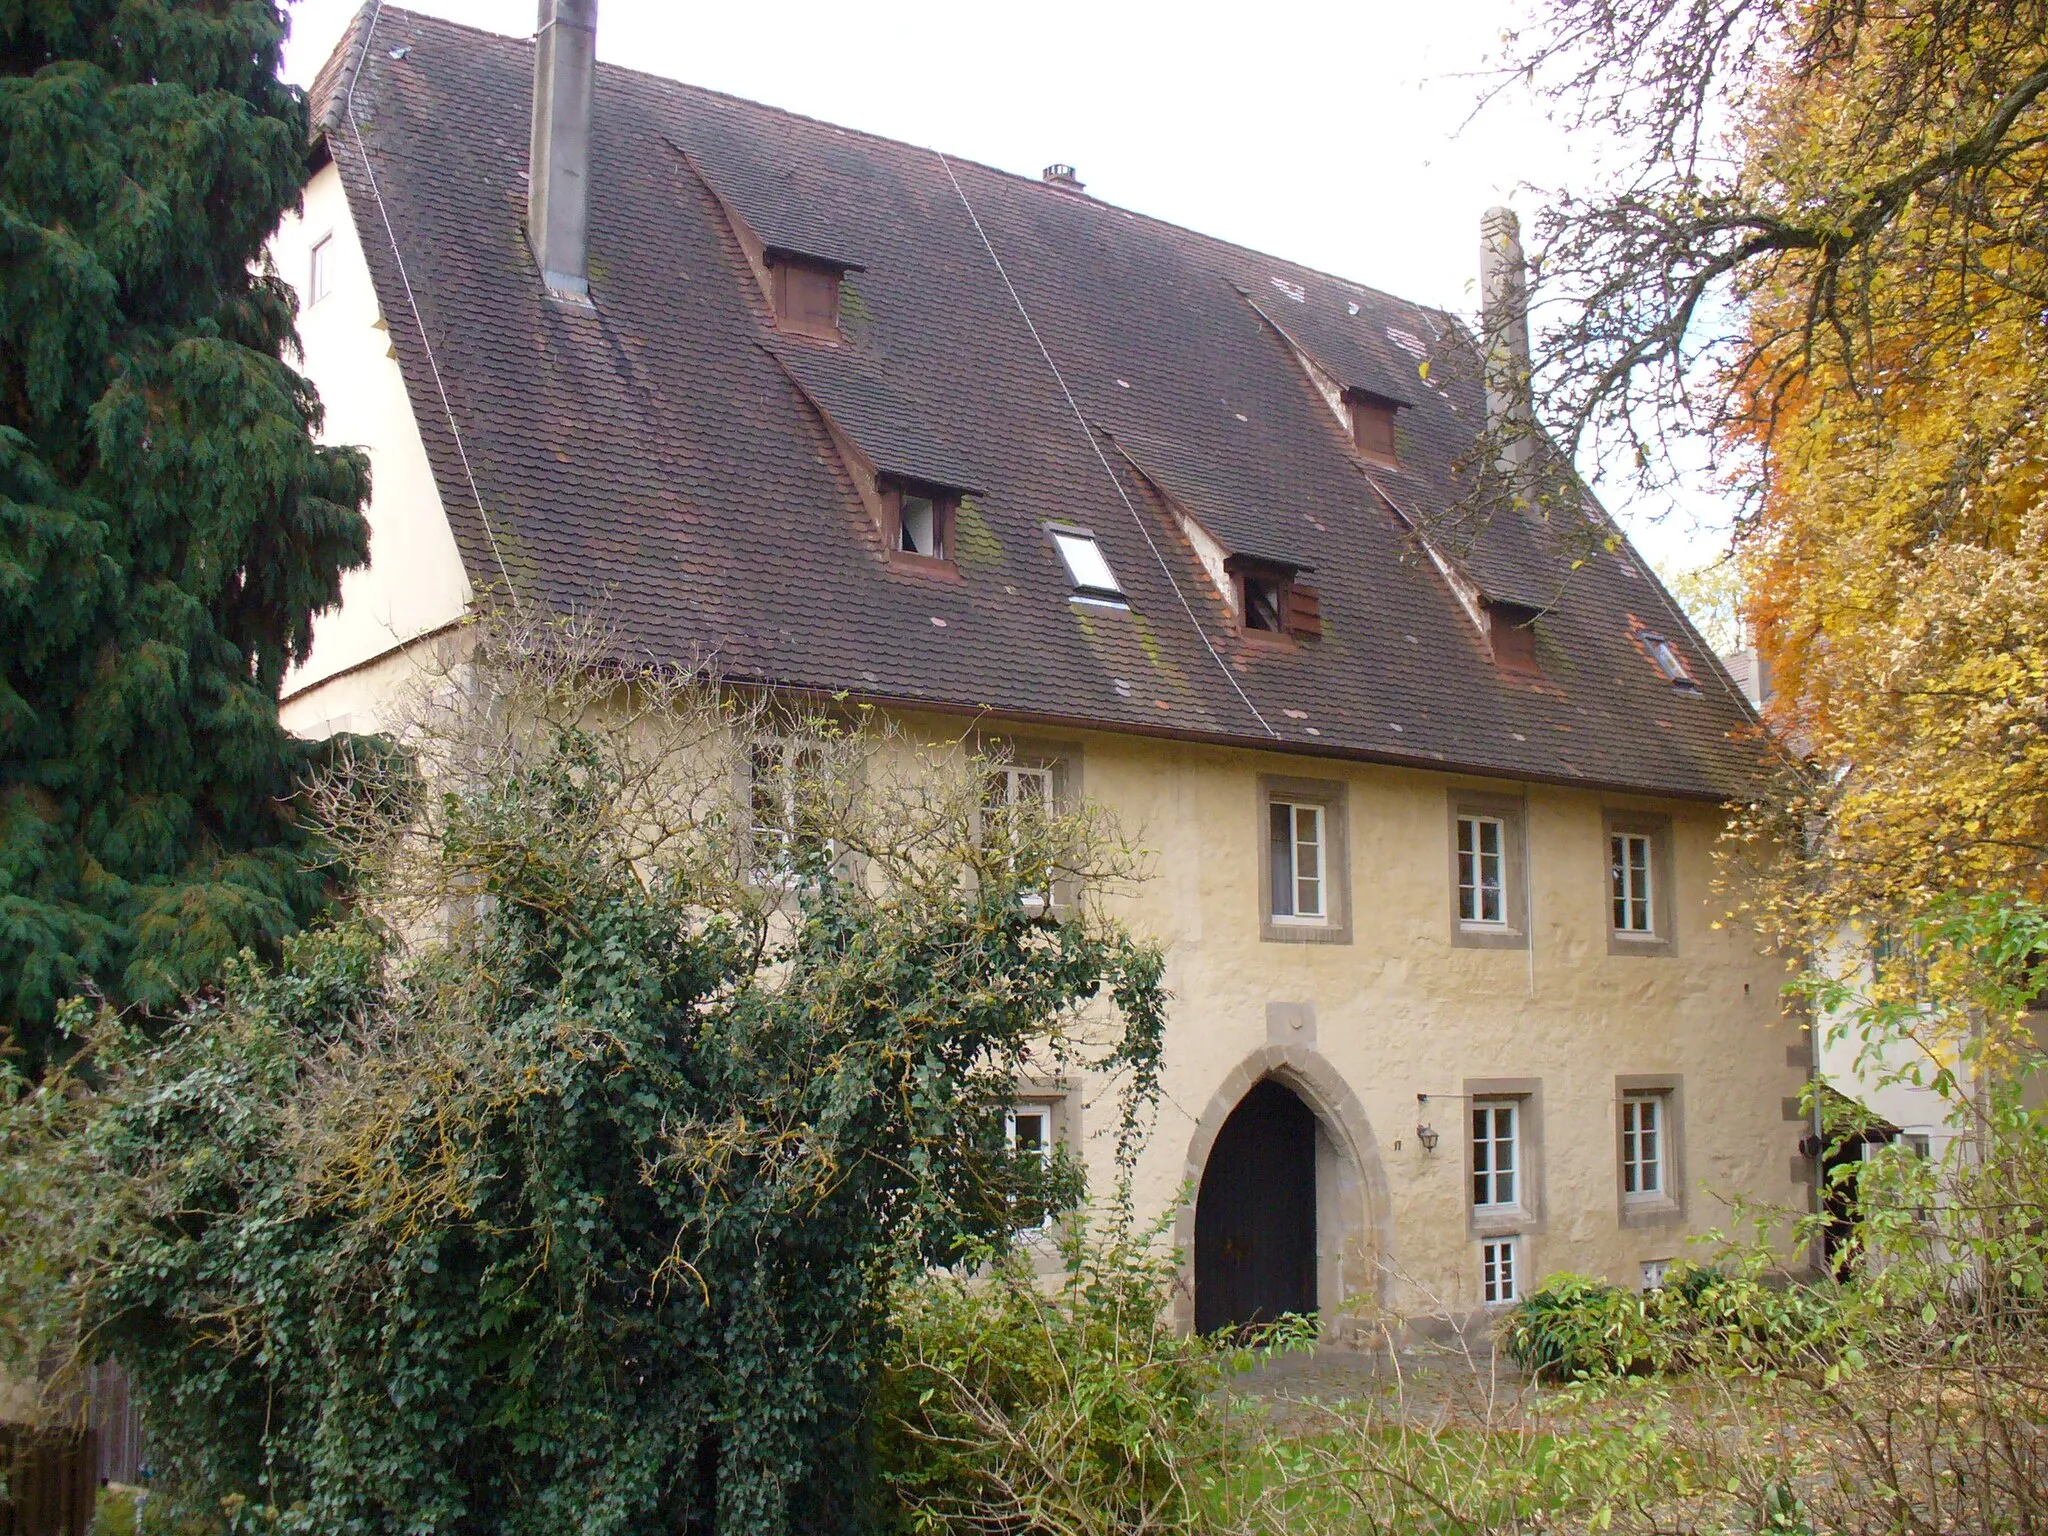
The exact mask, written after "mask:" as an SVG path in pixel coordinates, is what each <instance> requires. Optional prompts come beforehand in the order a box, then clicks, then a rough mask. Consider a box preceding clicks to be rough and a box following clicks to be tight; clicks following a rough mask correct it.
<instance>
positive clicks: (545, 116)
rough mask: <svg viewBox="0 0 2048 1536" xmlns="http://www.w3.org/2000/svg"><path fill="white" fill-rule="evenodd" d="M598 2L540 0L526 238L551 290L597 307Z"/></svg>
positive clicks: (534, 41)
mask: <svg viewBox="0 0 2048 1536" xmlns="http://www.w3.org/2000/svg"><path fill="white" fill-rule="evenodd" d="M596 85H597V0H540V26H539V30H538V31H537V32H536V33H535V34H534V39H533V148H532V153H531V156H530V158H529V159H528V160H527V185H526V238H527V241H528V243H529V244H530V245H532V247H533V259H534V260H535V261H536V262H538V263H539V264H540V272H541V277H542V278H543V279H544V280H545V281H546V282H547V285H548V292H550V293H552V294H554V295H556V296H557V297H558V298H565V299H573V300H577V301H579V302H582V303H586V304H587V303H589V302H590V108H591V100H592V97H593V95H594V94H595V90H596Z"/></svg>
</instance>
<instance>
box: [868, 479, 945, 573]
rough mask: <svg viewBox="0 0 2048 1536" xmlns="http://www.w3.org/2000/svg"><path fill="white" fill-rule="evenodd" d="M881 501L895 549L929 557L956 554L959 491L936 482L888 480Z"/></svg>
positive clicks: (887, 530) (890, 545) (890, 546)
mask: <svg viewBox="0 0 2048 1536" xmlns="http://www.w3.org/2000/svg"><path fill="white" fill-rule="evenodd" d="M882 501H883V507H884V512H885V515H886V517H887V520H888V527H887V529H886V532H887V533H888V535H889V548H890V551H891V552H892V553H894V554H899V555H917V556H921V557H922V558H924V559H926V560H950V559H952V558H953V519H954V514H955V513H956V512H957V511H958V510H959V507H960V498H959V496H958V495H957V494H955V493H954V492H952V491H948V490H946V489H944V488H943V487H941V486H936V485H920V484H916V483H914V482H910V481H897V482H885V483H884V484H883V487H882Z"/></svg>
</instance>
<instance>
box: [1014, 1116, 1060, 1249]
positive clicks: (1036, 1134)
mask: <svg viewBox="0 0 2048 1536" xmlns="http://www.w3.org/2000/svg"><path fill="white" fill-rule="evenodd" d="M1003 1147H1004V1149H1005V1150H1006V1151H1008V1153H1009V1154H1010V1156H1012V1157H1015V1158H1031V1159H1035V1160H1036V1161H1037V1163H1038V1165H1039V1166H1040V1167H1041V1168H1044V1167H1048V1166H1050V1164H1051V1163H1052V1148H1053V1125H1052V1106H1051V1105H1050V1104H1013V1105H1012V1106H1011V1107H1010V1108H1009V1109H1007V1110H1005V1111H1004V1112H1003ZM1044 1230H1045V1223H1044V1222H1034V1223H1029V1224H1024V1225H1020V1226H1018V1227H1017V1229H1016V1232H1017V1236H1019V1237H1032V1236H1035V1235H1037V1234H1038V1233H1041V1232H1043V1231H1044Z"/></svg>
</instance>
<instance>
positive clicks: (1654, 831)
mask: <svg viewBox="0 0 2048 1536" xmlns="http://www.w3.org/2000/svg"><path fill="white" fill-rule="evenodd" d="M1602 821H1603V826H1602V830H1601V834H1600V926H1601V927H1602V928H1604V929H1606V930H1607V953H1608V954H1610V955H1638V956H1646V957H1650V958H1657V959H1665V958H1669V957H1671V956H1673V955H1676V954H1677V953H1678V869H1677V864H1678V861H1677V857H1676V853H1675V850H1674V846H1673V845H1674V843H1675V841H1676V839H1675V838H1674V836H1673V832H1672V822H1671V818H1670V817H1669V816H1666V815H1660V814H1658V813H1656V812H1652V811H1631V810H1618V809H1614V808H1609V810H1608V811H1607V813H1606V815H1605V816H1604V817H1603V818H1602ZM1624 833H1628V834H1632V835H1634V836H1637V837H1647V838H1648V839H1649V840H1650V931H1649V932H1648V933H1625V932H1623V931H1622V930H1620V929H1618V928H1616V927H1615V926H1614V839H1615V838H1616V837H1618V836H1620V835H1622V834H1624Z"/></svg>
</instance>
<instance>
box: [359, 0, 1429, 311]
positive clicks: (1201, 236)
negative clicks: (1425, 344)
mask: <svg viewBox="0 0 2048 1536" xmlns="http://www.w3.org/2000/svg"><path fill="white" fill-rule="evenodd" d="M372 3H374V0H372ZM367 8H368V5H367V4H366V5H365V7H364V9H367ZM384 13H385V14H386V15H395V16H404V17H407V18H409V19H411V20H413V21H423V22H428V23H431V24H432V25H434V26H437V27H449V28H453V29H455V30H456V31H460V32H467V33H471V34H473V35H474V36H477V37H482V38H488V39H491V40H493V41H496V42H503V43H525V44H529V45H530V44H531V42H532V38H531V37H530V36H526V37H521V36H519V35H517V34H514V33H510V32H493V31H491V30H490V29H489V28H487V27H478V26H472V25H471V24H469V23H468V22H462V21H453V20H450V19H449V18H447V17H444V16H434V15H429V14H428V13H427V12H424V11H414V10H408V9H407V8H406V7H404V6H402V5H386V6H385V7H384ZM358 14H359V15H360V12H359V13H358ZM351 31H353V26H352V28H351ZM346 41H347V39H344V42H346ZM597 62H598V67H599V68H600V69H603V70H609V71H611V72H612V73H615V74H620V75H631V76H635V77H637V78H639V79H643V80H649V81H653V82H655V83H656V84H658V85H662V86H666V87H668V88H669V89H672V90H682V91H689V92H691V93H693V94H695V95H697V96H702V97H709V98H712V99H714V100H718V101H727V102H731V103H733V104H734V105H735V106H741V107H751V108H753V109H754V110H756V111H760V112H769V113H773V114H774V115H775V116H777V117H780V118H784V119H787V120H789V121H792V122H798V123H809V124H811V125H813V126H815V127H818V128H829V129H831V130H832V131H833V132H835V133H843V134H848V135H851V136H853V137H855V138H860V139H866V140H868V141H869V142H870V143H874V144H882V145H887V146H888V147H890V148H892V149H902V150H910V151H912V152H914V153H918V154H926V155H936V156H940V157H942V158H943V159H945V160H948V161H950V162H951V163H952V164H953V165H955V166H971V167H973V168H974V169H975V170H979V171H986V172H988V173H989V174H990V175H991V176H998V177H1001V178H1003V179H1004V180H1006V181H1014V182H1017V183H1018V184H1019V185H1021V186H1025V187H1029V188H1032V189H1033V190H1035V191H1039V192H1042V193H1044V194H1045V195H1047V196H1051V197H1060V198H1065V199H1068V200H1069V201H1075V200H1076V199H1075V196H1074V194H1073V193H1070V192H1059V191H1055V190H1054V189H1052V188H1050V187H1047V186H1046V185H1045V183H1044V182H1042V181H1039V180H1037V179H1035V178H1034V177H1032V176H1030V175H1028V174H1026V173H1024V172H1022V171H1011V170H1005V169H1004V168H1003V167H1002V166H999V165H990V164H989V163H988V162H987V161H985V160H976V159H973V158H971V157H970V156H967V155H956V154H953V153H951V152H949V151H946V150H942V149H940V148H939V147H938V146H936V145H932V144H913V143H912V142H911V141H910V140H908V139H898V138H892V137H890V136H889V135H888V134H886V133H877V132H875V131H874V130H873V129H870V128H855V127H852V126H850V125H848V124H846V123H835V122H833V121H831V120H830V119H829V118H823V117H817V116H814V115H813V114H811V113H809V112H799V111H797V110H796V109H795V108H793V107H781V106H777V105H775V104H774V103H773V102H767V101H757V100H755V99H754V98H753V97H751V96H741V95H738V94H736V93H734V92H732V91H722V90H719V89H718V88H717V87H716V86H709V85H698V84H696V83H695V82H693V81H689V80H683V79H679V78H678V77H676V76H675V75H665V74H661V73H659V72H657V71H655V70H651V69H636V68H635V67H634V66H632V65H630V64H619V63H614V62H613V61H611V60H609V59H603V58H600V59H599V60H598V61H597ZM323 68H324V66H323ZM1078 201H1079V203H1080V205H1081V206H1083V207H1086V206H1089V205H1093V206H1094V207H1096V208H1099V209H1101V210H1103V211H1104V212H1105V213H1118V214H1122V215H1123V216H1124V217H1126V218H1132V219H1143V220H1144V221H1145V222H1146V223H1148V224H1153V225H1157V226H1158V227H1160V228H1162V229H1168V230H1172V231H1174V232H1176V233H1178V234H1182V235H1188V236H1191V237H1192V238H1194V239H1196V240H1202V241H1206V242H1207V243H1209V244H1210V245H1212V246H1217V247H1220V248H1222V249H1224V250H1227V251H1234V252H1236V253H1238V254H1239V255H1241V256H1248V257H1252V258H1255V259H1257V260H1259V261H1271V262H1279V263H1281V264H1282V265H1284V266H1287V267H1291V268H1293V269H1294V270H1295V271H1297V272H1304V273H1307V274H1308V275H1310V276H1312V277H1317V278H1321V279H1323V280H1325V281H1327V282H1333V283H1341V284H1343V285H1344V286H1345V287H1347V288H1355V289H1357V290H1358V291H1359V292H1361V293H1369V294H1372V295H1373V296H1375V297H1376V298H1380V299H1384V300H1386V301H1388V302H1390V303H1394V304H1399V305H1402V306H1404V307H1406V308H1408V309H1412V310H1418V311H1420V312H1422V313H1424V314H1429V315H1436V316H1439V317H1441V318H1443V319H1445V320H1448V321H1450V322H1452V323H1453V324H1455V325H1457V326H1459V327H1460V328H1461V329H1467V330H1469V327H1467V326H1466V325H1465V321H1464V318H1463V317H1462V316H1460V315H1458V314H1456V313H1455V312H1453V311H1451V310H1448V309H1443V308H1440V307H1439V306H1437V305H1434V304H1424V303H1422V302H1420V301H1419V300H1416V299H1409V298H1403V297H1402V296H1401V295H1400V294H1398V293H1395V292H1393V291H1392V290H1391V289H1387V288H1380V287H1377V286H1375V285H1374V284H1372V283H1366V282H1361V281H1359V280H1358V279H1357V278H1355V277H1346V276H1344V274H1342V273H1341V272H1331V271H1329V270H1328V269H1326V268H1323V267H1313V266H1310V265H1309V264H1307V263H1306V262H1301V261H1296V260H1295V259H1294V258H1292V257H1290V256H1281V255H1278V254H1276V253H1275V252H1272V251H1262V250H1259V249H1258V248H1256V247H1254V246H1249V245H1245V244H1243V243H1242V242H1240V241H1236V240H1230V239H1226V238H1225V237H1224V236H1222V235H1214V234H1210V233H1208V232H1207V231H1204V230H1199V229H1196V228H1194V227H1193V226H1192V225H1188V224H1178V223H1175V222H1174V221H1173V220H1172V219H1169V218H1166V217H1164V216H1163V215H1160V214H1156V213H1147V212H1145V211H1144V210H1143V209H1141V208H1126V207H1124V206H1123V204H1121V203H1112V202H1108V201H1105V200H1104V199H1102V198H1099V197H1088V196H1087V195H1086V194H1082V196H1081V197H1080V198H1079V199H1078Z"/></svg>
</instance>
